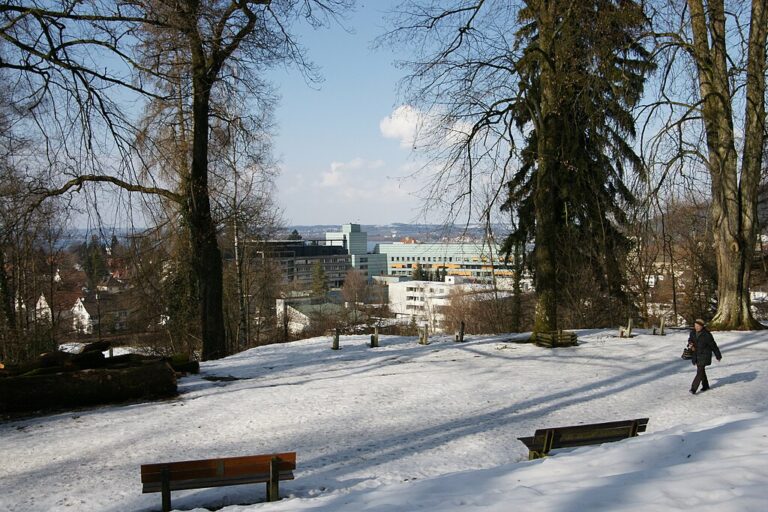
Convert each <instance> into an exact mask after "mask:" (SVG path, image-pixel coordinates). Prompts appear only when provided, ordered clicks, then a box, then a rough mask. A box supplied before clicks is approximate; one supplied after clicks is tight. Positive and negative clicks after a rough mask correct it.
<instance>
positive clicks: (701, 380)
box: [691, 364, 709, 393]
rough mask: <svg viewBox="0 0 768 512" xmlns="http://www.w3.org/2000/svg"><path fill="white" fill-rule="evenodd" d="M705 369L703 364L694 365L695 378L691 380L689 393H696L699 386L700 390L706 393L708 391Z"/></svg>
mask: <svg viewBox="0 0 768 512" xmlns="http://www.w3.org/2000/svg"><path fill="white" fill-rule="evenodd" d="M706 369H707V367H706V366H704V365H703V364H699V365H696V376H695V377H694V378H693V382H691V391H693V392H694V393H695V392H696V391H698V389H699V384H701V390H702V391H706V390H707V389H709V381H708V380H707V372H706Z"/></svg>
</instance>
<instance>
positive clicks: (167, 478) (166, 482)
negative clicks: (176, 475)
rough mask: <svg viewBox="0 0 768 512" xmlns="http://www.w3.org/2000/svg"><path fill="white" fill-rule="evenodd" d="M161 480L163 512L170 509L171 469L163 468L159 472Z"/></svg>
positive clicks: (168, 511)
mask: <svg viewBox="0 0 768 512" xmlns="http://www.w3.org/2000/svg"><path fill="white" fill-rule="evenodd" d="M161 475H162V478H163V482H162V489H161V492H162V495H163V512H170V510H171V470H170V469H168V468H164V469H163V470H162V472H161Z"/></svg>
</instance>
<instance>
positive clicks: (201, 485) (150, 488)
mask: <svg viewBox="0 0 768 512" xmlns="http://www.w3.org/2000/svg"><path fill="white" fill-rule="evenodd" d="M293 479H294V476H293V471H281V472H280V480H293ZM267 482H269V473H268V472H267V473H265V474H261V475H251V476H242V477H237V478H225V479H221V478H190V479H181V480H171V482H170V490H172V491H182V490H186V489H205V488H208V487H225V486H228V485H243V484H264V483H267ZM161 490H162V482H151V483H147V484H144V485H143V487H142V493H145V494H146V493H151V492H161Z"/></svg>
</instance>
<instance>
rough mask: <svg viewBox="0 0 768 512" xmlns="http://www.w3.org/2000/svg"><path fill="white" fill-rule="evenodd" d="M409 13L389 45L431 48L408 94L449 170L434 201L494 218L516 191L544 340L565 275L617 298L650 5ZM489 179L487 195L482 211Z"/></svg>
mask: <svg viewBox="0 0 768 512" xmlns="http://www.w3.org/2000/svg"><path fill="white" fill-rule="evenodd" d="M411 4H417V6H418V7H417V8H412V9H404V11H407V12H408V13H409V14H408V15H406V18H407V19H405V20H401V21H400V22H399V26H400V27H402V28H401V29H400V30H397V31H395V32H394V33H393V34H392V35H391V36H392V37H397V36H398V35H407V36H409V37H408V38H407V40H408V41H410V43H409V44H411V45H413V44H414V43H415V44H416V45H417V48H420V49H421V53H420V54H419V57H420V59H419V60H417V61H416V62H413V63H411V64H412V65H413V68H414V73H413V75H412V76H411V78H410V81H409V82H408V84H407V85H408V86H409V90H410V91H411V93H412V95H411V97H410V99H411V101H413V102H414V103H415V104H417V105H421V106H424V107H425V108H426V109H428V110H429V112H430V114H431V116H429V117H427V119H426V120H425V121H424V123H423V130H424V132H423V136H422V137H421V138H420V139H419V140H417V141H416V146H417V147H422V146H423V147H425V148H426V149H427V150H431V151H432V152H433V153H432V154H433V156H434V158H435V159H436V160H439V161H440V162H441V163H442V166H441V167H440V168H439V171H438V172H436V173H434V174H432V176H431V177H432V187H431V188H430V190H429V191H430V194H431V195H432V197H433V200H434V199H437V200H438V202H444V200H443V198H446V197H447V198H452V200H451V201H449V203H450V204H451V205H453V206H461V205H463V206H464V208H465V209H466V208H470V210H471V209H472V208H473V207H474V208H477V207H478V206H479V210H480V211H481V213H480V215H481V218H483V219H484V220H485V219H486V218H490V215H489V212H490V211H491V210H492V209H495V208H496V207H498V206H499V198H500V197H502V196H503V192H502V190H503V189H504V188H505V187H506V189H507V200H506V203H505V208H506V209H507V210H509V211H510V212H511V213H512V217H513V220H514V221H515V224H516V229H515V230H514V231H513V232H512V234H511V236H510V238H509V240H508V241H507V244H506V245H505V250H506V252H507V253H508V254H509V253H511V252H512V251H513V248H514V247H515V246H516V245H520V244H525V243H527V242H529V241H530V240H533V241H534V242H535V249H534V253H533V255H532V258H531V260H530V261H531V263H532V265H533V267H534V271H535V273H534V276H535V288H536V294H537V307H536V325H535V330H536V331H548V330H554V329H557V328H558V320H557V316H558V313H557V309H558V291H559V290H560V289H561V288H562V286H564V285H567V284H568V282H567V277H568V273H569V272H568V271H569V269H572V268H578V267H580V266H582V265H589V266H590V267H591V268H593V270H594V274H595V276H596V279H597V282H598V283H600V284H603V285H604V286H606V287H607V288H609V289H610V290H611V291H612V292H613V294H614V295H620V294H621V288H622V287H621V284H622V283H621V274H620V271H619V266H618V261H619V259H620V256H621V252H622V250H624V249H625V248H626V246H627V239H626V238H625V237H624V236H623V234H622V232H621V224H622V222H623V220H624V215H623V209H622V205H623V203H625V202H627V201H630V200H631V199H632V196H631V194H630V192H629V190H628V189H627V188H626V187H625V186H624V184H623V177H624V173H625V171H627V170H632V171H638V170H639V165H638V164H639V159H638V158H637V156H635V154H634V153H633V151H632V149H631V146H630V145H629V144H628V142H627V139H628V138H630V137H632V136H633V135H634V122H633V118H632V115H631V113H630V111H631V109H632V108H633V107H634V105H635V104H636V103H637V101H638V99H639V98H640V96H641V94H642V91H643V83H644V79H645V75H646V74H647V73H648V72H649V71H650V69H651V65H650V63H649V57H648V52H647V51H646V50H645V49H644V48H643V47H642V46H641V45H640V44H638V42H637V41H638V38H639V36H640V34H641V33H642V31H643V30H644V28H645V27H646V18H645V16H644V15H643V11H642V8H641V5H640V4H639V3H638V2H634V1H623V0H622V1H616V0H589V1H583V2H574V1H571V0H528V1H519V2H502V1H494V0H485V1H477V2H453V3H451V5H449V6H446V5H445V2H440V3H437V2H426V1H425V2H416V1H414V2H411ZM413 13H418V14H413ZM404 39H406V38H404ZM430 168H432V169H433V168H434V167H433V166H431V167H430ZM487 183H491V184H492V185H493V188H492V190H491V191H490V194H488V197H489V198H488V199H485V198H483V200H484V201H485V202H484V203H482V204H479V205H477V204H476V205H473V204H472V203H471V200H472V196H473V194H474V195H475V196H477V195H478V189H480V188H481V186H482V185H483V184H487ZM451 190H458V191H459V192H458V194H455V193H454V194H453V195H451ZM561 247H565V248H564V249H563V250H561ZM569 258H570V259H571V260H572V263H568V260H569Z"/></svg>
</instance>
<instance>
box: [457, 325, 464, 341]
mask: <svg viewBox="0 0 768 512" xmlns="http://www.w3.org/2000/svg"><path fill="white" fill-rule="evenodd" d="M456 341H458V342H462V341H464V320H462V321H461V324H459V332H457V333H456Z"/></svg>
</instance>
